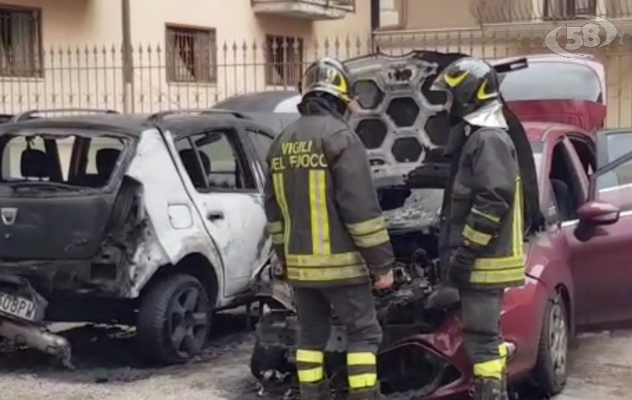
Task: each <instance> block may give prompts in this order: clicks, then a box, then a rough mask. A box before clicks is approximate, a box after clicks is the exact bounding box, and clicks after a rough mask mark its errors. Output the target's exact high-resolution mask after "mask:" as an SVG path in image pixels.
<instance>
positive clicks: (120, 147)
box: [0, 110, 273, 363]
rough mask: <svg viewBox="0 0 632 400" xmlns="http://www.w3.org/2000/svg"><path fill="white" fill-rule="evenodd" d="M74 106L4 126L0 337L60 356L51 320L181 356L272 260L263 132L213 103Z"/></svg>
mask: <svg viewBox="0 0 632 400" xmlns="http://www.w3.org/2000/svg"><path fill="white" fill-rule="evenodd" d="M53 111H59V110H53ZM66 111H68V110H66ZM70 111H72V110H70ZM74 111H80V114H81V115H72V116H49V117H45V116H44V112H38V111H34V112H27V113H24V114H22V115H18V116H16V117H14V118H12V120H11V121H9V122H6V123H4V124H2V125H0V154H1V155H2V162H1V163H0V166H1V171H2V174H1V180H0V213H1V220H0V336H2V337H4V338H6V339H9V340H12V341H16V342H17V343H18V344H21V345H26V346H30V347H34V348H37V349H40V350H43V351H46V352H49V353H54V354H55V355H56V356H58V357H59V358H60V359H61V360H62V361H64V362H65V363H69V362H70V346H69V344H68V342H67V341H66V340H65V339H64V338H63V337H61V336H57V335H53V334H52V333H50V332H48V331H47V330H46V328H45V324H46V323H47V322H51V321H77V322H94V323H108V324H110V323H116V324H124V325H131V326H136V328H137V336H138V339H139V344H140V347H141V349H142V350H143V351H144V352H145V353H146V354H147V355H148V356H150V357H151V358H152V359H154V360H156V361H159V362H167V363H173V362H181V361H186V360H188V359H190V358H191V357H193V356H194V355H196V354H197V353H199V351H200V350H201V349H202V347H203V345H204V343H205V341H206V338H207V335H208V333H209V330H210V329H212V318H211V315H212V312H213V311H215V310H219V309H222V308H227V307H231V306H235V305H239V304H242V303H243V302H245V301H248V300H249V297H250V296H251V292H250V291H249V290H248V289H249V288H248V284H249V282H250V280H251V278H252V275H253V273H254V271H256V270H257V269H259V268H260V267H261V266H262V265H264V264H265V263H266V262H268V259H269V256H270V241H269V239H268V235H267V233H266V229H265V226H266V217H265V214H264V211H263V207H262V195H261V193H262V188H263V180H264V171H263V169H262V165H263V164H264V163H263V156H264V155H265V153H266V151H267V147H268V146H269V144H270V143H271V142H272V139H273V135H272V133H270V132H269V131H268V128H266V127H264V126H261V125H259V124H257V123H255V122H253V121H252V120H251V119H250V118H248V117H246V116H243V115H241V114H238V113H231V112H225V111H221V110H215V111H213V110H211V111H208V110H206V111H195V110H190V111H186V110H185V111H175V112H163V113H158V114H154V115H120V114H116V113H114V112H111V111H99V110H74ZM85 111H91V112H89V113H88V112H85ZM48 112H52V111H48Z"/></svg>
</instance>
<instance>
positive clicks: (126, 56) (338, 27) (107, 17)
mask: <svg viewBox="0 0 632 400" xmlns="http://www.w3.org/2000/svg"><path fill="white" fill-rule="evenodd" d="M127 1H128V2H129V19H128V23H124V20H125V19H124V18H123V14H124V13H123V8H122V4H123V3H125V0H0V38H1V40H0V113H8V114H12V113H16V112H19V111H22V110H25V109H33V108H38V109H42V108H60V107H64V108H67V107H92V108H110V109H115V110H118V111H126V112H152V111H157V110H161V109H166V108H176V107H180V108H183V107H187V108H201V107H209V106H211V105H213V104H214V103H215V102H217V101H218V100H221V99H224V98H226V97H229V96H232V95H234V94H238V93H245V92H253V91H261V90H270V89H279V88H293V87H295V85H296V84H297V83H298V80H299V77H300V74H301V71H302V70H303V68H304V67H305V65H306V64H307V63H309V62H310V61H312V60H314V59H315V58H317V57H319V56H323V55H330V56H337V57H340V58H349V57H355V56H358V55H361V54H366V53H368V52H372V51H375V50H377V49H378V48H379V51H382V52H386V53H392V54H400V53H403V52H407V51H410V50H413V49H427V50H438V51H458V52H464V53H470V54H473V55H477V56H482V57H485V58H488V59H494V58H501V57H509V56H520V55H526V54H550V53H551V51H550V50H549V49H547V48H546V47H545V46H544V38H545V36H546V35H547V33H548V32H549V31H551V30H552V29H554V28H556V27H558V26H561V25H568V26H571V27H579V26H581V25H584V24H585V23H586V22H590V21H587V20H586V19H581V18H576V16H577V15H595V16H600V17H603V18H606V19H608V20H609V21H611V22H612V23H613V24H614V25H615V26H616V27H617V29H618V32H617V37H616V38H615V40H614V41H613V42H612V43H610V44H608V45H607V46H602V47H599V46H594V45H590V43H588V42H587V41H586V40H583V37H582V41H584V46H582V47H580V48H579V49H578V50H576V51H575V52H584V53H587V54H591V55H592V56H594V57H596V58H597V59H598V60H599V61H601V62H602V63H603V64H604V65H605V68H606V80H607V103H608V123H607V126H610V127H627V126H632V75H631V74H632V71H630V69H629V68H627V66H628V65H629V64H630V61H632V43H631V42H632V41H631V40H630V30H631V29H632V0H450V1H438V0H433V1H421V0H230V1H226V0H179V1H175V0H127ZM372 10H375V12H376V13H377V14H378V15H379V24H378V26H377V27H376V29H372V28H375V22H376V19H375V18H374V17H375V15H373V14H374V13H372ZM372 22H373V24H372ZM123 26H129V36H130V42H131V47H130V48H128V47H126V46H124V36H123V31H124V29H123ZM568 32H569V30H567V29H562V30H560V31H559V32H558V40H557V41H558V43H559V44H560V45H561V46H562V47H564V46H565V44H566V43H571V44H572V43H573V39H572V38H570V37H571V36H572V35H571V34H569V33H568ZM605 36H606V35H605V31H604V30H603V29H602V30H601V31H600V32H599V36H598V39H599V43H603V42H604V40H605ZM569 38H570V39H569ZM126 50H129V51H126Z"/></svg>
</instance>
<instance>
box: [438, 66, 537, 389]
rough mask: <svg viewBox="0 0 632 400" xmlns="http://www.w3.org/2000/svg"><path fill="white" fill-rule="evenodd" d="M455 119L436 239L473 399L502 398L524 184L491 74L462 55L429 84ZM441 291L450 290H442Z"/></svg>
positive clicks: (518, 279) (520, 261)
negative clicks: (507, 307) (503, 327)
mask: <svg viewBox="0 0 632 400" xmlns="http://www.w3.org/2000/svg"><path fill="white" fill-rule="evenodd" d="M432 89H433V90H440V91H443V92H444V93H446V97H447V102H446V109H447V110H448V111H449V113H450V117H451V119H452V120H453V121H454V124H453V128H452V130H451V132H450V138H449V139H448V145H447V146H446V156H448V157H449V158H450V160H451V168H450V174H451V180H450V184H449V185H448V190H446V196H448V197H446V199H445V201H444V209H443V210H442V216H443V218H442V222H443V226H442V231H441V235H440V239H439V247H440V252H441V253H442V256H443V257H442V259H443V260H442V261H443V262H444V265H447V278H448V281H449V282H450V284H451V285H452V287H453V288H456V289H458V296H459V297H460V301H461V306H462V315H463V330H464V332H463V333H464V345H465V349H466V351H467V353H468V355H469V357H470V359H471V361H472V363H473V365H474V371H473V374H474V378H475V379H474V398H475V400H501V399H506V396H507V390H506V383H505V369H506V358H507V348H506V346H505V345H504V341H503V339H502V335H501V332H500V314H501V307H502V300H503V293H504V289H505V288H508V287H513V286H520V285H522V284H523V283H524V282H525V264H524V256H523V212H522V203H523V198H522V185H521V181H520V172H519V171H520V169H519V165H518V160H517V154H516V149H515V146H514V144H513V142H512V140H511V138H510V137H509V135H508V134H507V129H508V126H507V122H506V120H505V117H504V114H503V103H502V100H501V98H500V94H499V80H498V76H497V73H496V71H495V70H494V68H493V67H491V66H490V65H489V64H487V63H486V62H484V61H482V60H480V59H476V58H471V57H466V58H461V59H458V60H457V61H455V62H453V63H452V64H450V65H449V66H448V67H446V69H445V70H444V71H442V73H440V74H439V76H438V77H437V78H436V80H435V82H434V83H433V85H432ZM443 290H450V289H446V288H444V289H443Z"/></svg>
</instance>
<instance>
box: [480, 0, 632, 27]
mask: <svg viewBox="0 0 632 400" xmlns="http://www.w3.org/2000/svg"><path fill="white" fill-rule="evenodd" d="M470 10H471V12H472V15H473V16H474V18H475V19H476V20H477V21H478V22H479V23H480V24H493V23H508V22H538V21H566V20H573V19H575V18H576V17H575V16H576V15H596V16H601V17H604V18H615V19H617V18H619V19H627V18H630V19H632V0H606V1H605V2H601V1H599V0H537V1H533V0H470Z"/></svg>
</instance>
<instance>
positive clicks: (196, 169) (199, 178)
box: [179, 149, 211, 188]
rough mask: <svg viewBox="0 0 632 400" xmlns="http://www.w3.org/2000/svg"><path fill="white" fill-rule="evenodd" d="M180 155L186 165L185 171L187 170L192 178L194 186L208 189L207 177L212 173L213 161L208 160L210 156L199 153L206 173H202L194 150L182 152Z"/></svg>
mask: <svg viewBox="0 0 632 400" xmlns="http://www.w3.org/2000/svg"><path fill="white" fill-rule="evenodd" d="M179 154H180V159H181V160H182V164H184V169H186V171H187V174H188V175H189V177H190V178H191V182H192V183H193V186H195V187H196V188H200V187H206V183H205V181H206V176H207V175H208V174H209V173H210V172H211V160H210V159H209V158H208V156H207V155H206V154H204V153H202V152H201V151H198V155H199V156H200V159H201V160H202V165H203V167H204V172H202V171H201V170H200V164H199V163H198V160H197V157H196V156H195V151H194V150H192V149H184V150H180V152H179Z"/></svg>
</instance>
